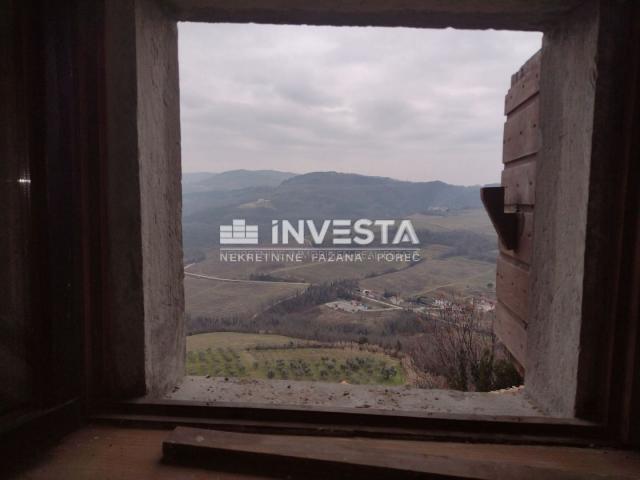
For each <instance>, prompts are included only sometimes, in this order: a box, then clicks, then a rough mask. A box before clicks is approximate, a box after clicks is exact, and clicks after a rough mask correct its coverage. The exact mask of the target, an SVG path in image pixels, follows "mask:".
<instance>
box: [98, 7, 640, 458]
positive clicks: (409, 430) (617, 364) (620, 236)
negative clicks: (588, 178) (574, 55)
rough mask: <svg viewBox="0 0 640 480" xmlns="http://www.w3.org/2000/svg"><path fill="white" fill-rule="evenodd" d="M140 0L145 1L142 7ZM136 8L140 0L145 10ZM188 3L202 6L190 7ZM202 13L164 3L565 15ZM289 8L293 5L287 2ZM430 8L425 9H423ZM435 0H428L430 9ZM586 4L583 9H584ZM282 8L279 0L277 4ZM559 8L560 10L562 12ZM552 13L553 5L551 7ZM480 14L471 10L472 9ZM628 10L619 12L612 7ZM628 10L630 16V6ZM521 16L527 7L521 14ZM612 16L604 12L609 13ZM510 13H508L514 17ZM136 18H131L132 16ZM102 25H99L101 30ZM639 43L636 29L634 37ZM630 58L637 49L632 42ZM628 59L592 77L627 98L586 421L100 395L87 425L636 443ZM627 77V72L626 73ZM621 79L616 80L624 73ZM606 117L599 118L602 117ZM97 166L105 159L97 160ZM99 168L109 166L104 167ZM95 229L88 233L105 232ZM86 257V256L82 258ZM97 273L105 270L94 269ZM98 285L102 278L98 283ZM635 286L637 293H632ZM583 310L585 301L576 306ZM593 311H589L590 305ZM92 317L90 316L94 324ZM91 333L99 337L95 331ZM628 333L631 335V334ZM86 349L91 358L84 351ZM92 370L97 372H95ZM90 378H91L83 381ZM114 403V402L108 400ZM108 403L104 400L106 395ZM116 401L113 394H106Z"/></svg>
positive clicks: (635, 108) (291, 20) (634, 195)
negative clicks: (624, 65)
mask: <svg viewBox="0 0 640 480" xmlns="http://www.w3.org/2000/svg"><path fill="white" fill-rule="evenodd" d="M144 1H149V0H144ZM144 1H143V2H142V3H144ZM195 3H196V4H198V3H200V4H202V3H203V2H195ZM205 3H207V4H209V5H210V6H209V7H208V8H196V7H195V6H193V2H191V1H188V0H173V1H172V2H169V4H168V7H167V9H166V14H167V15H168V16H169V17H170V18H171V20H172V21H175V22H177V21H181V20H191V21H193V20H199V21H207V22H239V23H250V22H256V23H283V24H285V23H286V24H314V25H344V26H347V25H377V26H401V25H402V26H410V27H424V28H429V27H435V28H440V27H444V26H454V27H458V28H489V27H492V26H494V27H496V28H510V29H514V30H520V29H541V30H543V31H544V30H546V29H552V28H556V27H557V26H558V25H559V24H561V23H562V21H563V19H564V15H565V14H567V13H568V10H569V8H568V6H567V2H555V4H557V5H559V7H558V10H557V11H551V13H549V11H544V9H540V8H541V7H540V6H541V5H542V4H543V3H546V4H549V3H550V2H539V3H538V2H527V3H528V4H529V5H530V7H526V6H520V7H518V8H519V9H520V10H518V12H513V11H511V12H510V11H508V7H503V8H504V9H506V10H507V11H501V10H500V8H501V7H500V6H501V5H502V2H488V3H487V7H484V8H486V11H484V12H483V11H477V10H471V9H470V8H471V7H470V5H472V4H474V3H477V2H459V3H461V4H462V6H461V7H439V8H441V10H440V11H436V12H435V13H434V12H429V11H428V10H427V11H425V12H423V14H422V15H417V16H416V15H413V14H412V13H411V12H409V13H407V12H404V13H403V12H402V9H401V8H400V7H397V9H395V8H394V7H390V8H388V7H382V6H381V4H377V3H376V4H375V6H374V7H373V9H372V10H369V11H365V12H362V11H358V9H357V8H356V7H353V5H352V4H348V5H351V7H349V6H347V8H346V10H345V9H343V10H341V9H338V8H336V9H335V10H334V9H333V7H332V6H331V5H332V3H331V2H326V3H324V2H319V3H320V4H321V7H320V8H306V7H299V8H293V4H291V5H290V6H289V7H288V8H287V7H286V6H283V5H284V4H282V2H275V1H265V2H262V3H261V4H260V6H259V7H258V6H255V5H256V4H255V3H251V2H249V5H250V6H249V7H248V8H235V7H234V5H233V2H232V1H230V0H210V1H208V2H205ZM294 3H296V4H297V2H294ZM425 3H427V4H429V3H430V2H425ZM437 3H438V2H434V5H435V4H437ZM580 3H581V2H577V1H576V2H573V3H572V5H570V7H575V6H577V5H578V4H580ZM584 3H590V2H584ZM591 3H600V4H601V5H600V6H601V8H602V9H603V10H602V12H601V14H602V15H607V14H615V13H616V12H618V10H615V8H617V7H611V8H612V9H613V10H608V8H609V7H607V6H605V5H604V2H595V0H594V2H591ZM285 4H286V2H285ZM563 4H564V5H563ZM560 6H561V7H560ZM480 8H481V7H476V9H480ZM620 8H627V7H620ZM630 8H635V10H633V14H634V15H638V7H637V6H635V7H630ZM527 9H529V10H528V11H527ZM611 12H613V13H611ZM514 13H517V14H514ZM136 14H140V12H139V11H138V12H136ZM107 28H108V27H107ZM634 35H635V38H638V32H637V27H636V31H635V32H634ZM635 45H636V52H637V53H640V52H638V46H637V45H638V42H636V44H635ZM639 57H640V55H635V56H634V57H629V58H635V61H633V62H630V63H629V65H628V70H626V69H625V70H624V71H623V72H622V73H621V72H614V73H613V74H611V75H610V77H609V78H606V76H604V75H603V76H602V77H599V78H598V79H597V82H603V84H605V85H606V82H621V80H622V79H623V78H626V79H627V80H626V82H625V92H626V95H625V96H624V98H626V99H629V103H628V104H627V105H620V106H619V107H620V108H621V109H622V110H613V111H609V112H606V113H607V114H608V115H609V116H610V117H614V118H616V119H620V118H624V120H623V121H621V122H623V123H622V128H620V129H619V131H620V132H623V133H622V136H621V137H619V136H617V135H616V134H615V132H613V131H611V130H606V131H604V128H603V138H599V141H600V142H601V144H602V145H605V146H608V147H610V148H611V149H612V150H613V151H615V152H617V156H616V157H615V158H616V166H617V167H618V169H619V171H620V174H619V176H617V177H615V178H613V179H612V180H615V181H616V182H617V183H622V186H621V185H618V187H620V188H619V192H620V194H619V195H617V196H615V198H611V199H609V202H608V207H610V208H611V209H612V211H613V210H615V211H619V212H622V214H621V215H620V216H619V217H616V218H617V219H618V220H621V223H619V224H615V227H616V230H615V231H613V232H611V234H612V237H614V239H615V242H614V247H613V248H611V249H610V250H608V251H605V252H602V253H603V254H604V255H605V257H604V263H607V264H610V265H611V267H610V270H608V271H602V270H596V271H593V272H590V274H592V275H595V276H596V277H597V278H607V279H609V280H611V279H613V285H614V287H613V288H612V290H611V296H612V298H613V302H612V304H611V306H610V307H611V308H610V309H609V310H608V311H606V312H604V313H605V314H606V318H605V319H604V321H603V322H602V323H603V324H604V325H606V328H605V331H604V334H605V335H606V337H605V338H604V340H603V339H599V340H601V343H602V345H606V346H607V352H608V353H607V356H606V359H605V361H603V362H601V364H600V366H601V371H600V372H599V374H598V378H599V379H604V382H606V383H605V384H606V385H607V388H606V389H602V391H603V392H604V394H603V395H602V398H601V399H600V402H599V404H598V405H597V408H595V409H594V410H593V413H592V415H591V420H592V421H586V420H577V419H569V418H566V419H565V418H563V419H552V418H549V417H545V418H540V419H528V418H522V417H515V418H509V417H502V418H500V417H484V418H483V417H479V416H462V415H449V416H444V415H424V416H423V415H416V414H406V415H405V414H398V413H388V412H354V411H352V410H348V411H347V410H340V409H322V408H317V407H314V408H311V407H309V408H306V407H296V408H293V407H271V406H269V407H265V406H258V405H248V404H237V405H235V404H233V405H221V404H216V405H211V404H198V403H196V402H188V403H186V402H185V403H183V402H171V401H155V400H149V399H144V398H142V399H139V400H134V401H124V402H123V401H108V400H107V401H105V395H91V396H90V398H89V405H90V407H91V411H92V415H91V418H93V419H94V420H96V421H119V422H132V423H136V422H142V423H152V424H159V425H176V424H180V425H204V426H206V425H208V426H211V425H215V426H216V428H229V429H240V430H246V429H249V430H250V429H257V430H260V431H264V430H266V431H281V430H282V431H296V432H310V433H316V434H327V433H328V432H329V433H336V432H340V433H341V434H347V435H356V434H357V435H369V436H377V435H379V436H385V437H389V436H392V437H393V436H398V437H410V438H438V439H444V438H447V439H448V438H461V439H470V440H474V441H507V442H518V443H537V442H540V443H551V444H555V443H558V444H581V445H584V444H622V445H624V444H635V445H637V444H638V443H637V442H638V436H639V434H638V430H639V424H640V420H639V418H638V417H639V415H638V409H637V407H635V408H634V405H637V404H638V400H640V392H639V390H640V381H639V380H638V379H637V378H636V377H637V376H638V375H635V376H634V375H633V374H634V372H636V373H637V372H638V371H640V369H639V365H640V355H639V354H638V349H639V346H640V339H639V328H638V318H637V312H638V298H637V291H638V290H637V286H638V277H639V276H640V273H639V272H640V267H639V265H638V258H639V255H640V252H638V245H637V239H638V219H637V217H636V216H635V215H634V212H637V205H638V192H637V188H634V186H635V185H638V167H637V165H635V164H634V161H633V159H634V158H636V156H637V154H638V153H640V148H639V146H638V141H637V140H634V132H640V127H639V125H638V112H639V110H640V105H639V104H638V98H637V96H634V92H637V91H638V70H639V66H638V58H639ZM628 72H631V73H632V74H631V75H626V73H628ZM623 74H625V75H623ZM610 117H605V118H604V119H605V120H606V118H610ZM638 136H640V135H636V136H635V137H636V138H637V137H638ZM101 160H102V162H106V160H105V158H104V156H103V157H102V159H101ZM104 168H108V166H105V167H104ZM96 194H98V195H102V197H101V198H99V199H98V200H97V203H104V202H107V200H105V198H104V195H105V192H104V186H103V189H102V191H100V189H98V191H97V192H96ZM101 221H102V222H103V223H101V224H100V226H99V227H98V228H97V231H104V230H105V229H108V228H109V225H108V224H105V219H104V218H102V219H101ZM631 251H635V262H628V261H625V255H624V253H625V252H631ZM97 253H98V255H104V253H103V250H102V248H99V249H98V252H97ZM85 260H87V259H85ZM103 268H105V267H104V266H103ZM105 283H106V281H105ZM634 288H635V289H636V290H634ZM102 293H105V292H104V291H102V292H101V293H98V294H97V295H98V296H99V297H100V298H99V300H98V302H100V303H101V304H103V303H106V305H105V306H104V309H103V313H104V315H103V316H102V319H101V321H100V322H96V321H92V325H91V329H92V332H93V333H92V334H91V335H90V338H89V340H90V341H89V344H90V345H93V344H95V341H96V338H98V337H100V338H102V340H101V341H100V343H101V348H99V349H98V350H96V351H98V352H100V351H105V350H106V351H108V350H109V349H110V348H112V346H110V345H109V342H108V340H106V344H105V340H104V337H103V335H102V334H101V332H107V331H109V328H110V324H109V322H110V319H109V315H108V313H107V312H109V311H111V309H112V308H114V307H113V305H111V306H109V302H108V300H105V299H104V297H102ZM585 301H586V305H587V306H589V301H590V300H589V299H585ZM591 306H592V307H593V308H596V307H597V305H595V304H594V305H591ZM94 320H95V319H94ZM97 332H98V333H97ZM630 332H631V334H630ZM87 350H89V351H93V349H92V348H90V347H89V348H88V349H87ZM90 360H91V361H92V363H91V365H93V367H91V366H90V367H89V369H90V370H91V371H95V365H96V360H97V359H96V358H91V359H90ZM98 362H101V363H102V365H103V366H105V365H107V366H108V362H109V360H108V359H105V358H104V357H103V358H101V359H98ZM97 370H98V371H101V369H100V368H98V369H97ZM92 378H93V377H92ZM97 378H99V379H100V380H99V381H98V382H95V381H91V380H92V379H89V383H90V385H91V386H90V387H89V388H88V391H90V392H101V393H104V392H105V391H106V392H109V388H105V386H104V384H100V383H99V382H100V381H102V380H104V374H102V375H99V376H98V377H97ZM111 396H113V395H111ZM106 397H109V394H107V395H106ZM115 397H117V395H115Z"/></svg>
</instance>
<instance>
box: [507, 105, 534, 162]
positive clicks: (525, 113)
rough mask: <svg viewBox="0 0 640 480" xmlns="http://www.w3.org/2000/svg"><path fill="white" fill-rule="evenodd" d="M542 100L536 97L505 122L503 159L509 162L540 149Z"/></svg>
mask: <svg viewBox="0 0 640 480" xmlns="http://www.w3.org/2000/svg"><path fill="white" fill-rule="evenodd" d="M539 120H540V100H539V97H535V98H534V99H533V101H532V102H531V103H529V104H527V105H526V106H525V107H524V108H522V109H520V110H518V111H517V112H515V113H514V114H512V115H510V116H509V118H508V119H507V121H506V123H505V124H504V140H503V149H502V161H503V162H504V163H509V162H512V161H514V160H518V159H520V158H523V157H526V156H527V155H532V154H534V153H536V152H538V151H539V150H540V145H541V138H540V128H539V123H540V122H539Z"/></svg>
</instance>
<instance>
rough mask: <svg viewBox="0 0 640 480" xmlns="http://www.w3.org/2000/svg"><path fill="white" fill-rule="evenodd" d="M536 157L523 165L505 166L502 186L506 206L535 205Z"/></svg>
mask: <svg viewBox="0 0 640 480" xmlns="http://www.w3.org/2000/svg"><path fill="white" fill-rule="evenodd" d="M536 156H537V155H534V156H533V157H530V158H529V159H527V161H525V162H522V163H516V164H509V163H507V164H506V165H505V168H504V170H503V171H502V186H503V187H504V204H505V205H506V206H511V205H533V204H534V203H535V200H536V198H535V190H536Z"/></svg>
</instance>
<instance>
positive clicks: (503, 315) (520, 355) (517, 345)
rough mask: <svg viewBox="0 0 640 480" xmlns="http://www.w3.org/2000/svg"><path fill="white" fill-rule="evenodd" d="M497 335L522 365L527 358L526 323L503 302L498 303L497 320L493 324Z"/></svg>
mask: <svg viewBox="0 0 640 480" xmlns="http://www.w3.org/2000/svg"><path fill="white" fill-rule="evenodd" d="M493 329H494V331H495V332H496V335H497V336H498V338H499V339H500V341H501V342H502V343H504V344H505V346H506V347H507V350H509V351H510V352H511V354H512V355H513V356H514V357H515V359H516V360H517V361H518V362H519V363H520V365H522V366H524V365H525V360H526V358H527V330H526V326H525V323H524V322H523V321H522V320H521V319H519V318H518V317H517V316H515V315H514V314H513V313H512V312H510V311H509V310H508V309H507V307H505V306H504V305H503V304H502V303H501V302H499V301H498V303H497V304H496V320H495V323H494V325H493Z"/></svg>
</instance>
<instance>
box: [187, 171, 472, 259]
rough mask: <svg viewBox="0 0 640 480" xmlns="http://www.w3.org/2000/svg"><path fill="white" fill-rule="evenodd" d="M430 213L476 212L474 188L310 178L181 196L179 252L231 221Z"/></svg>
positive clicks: (212, 240)
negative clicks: (180, 248)
mask: <svg viewBox="0 0 640 480" xmlns="http://www.w3.org/2000/svg"><path fill="white" fill-rule="evenodd" d="M252 173H254V172H252ZM278 173H282V172H278ZM221 175H222V174H221ZM436 207H440V208H442V209H445V210H446V209H449V210H462V209H468V208H481V202H480V187H479V186H473V187H463V186H456V185H449V184H446V183H443V182H439V181H436V182H406V181H399V180H394V179H391V178H385V177H369V176H364V175H356V174H345V173H336V172H314V173H309V174H304V175H297V176H293V177H290V178H288V179H285V180H284V181H282V183H279V184H278V185H275V186H260V187H250V188H239V189H236V190H227V191H225V190H216V191H208V192H202V191H201V192H193V193H185V195H184V201H183V234H184V243H185V247H206V246H211V245H214V244H216V243H217V241H218V232H219V225H221V224H228V223H229V222H230V221H231V220H232V219H233V218H244V219H246V220H247V223H249V224H258V225H262V226H264V227H265V228H266V229H269V228H270V224H271V219H290V220H297V219H311V220H322V219H332V218H336V219H340V218H346V219H357V218H369V219H400V218H405V217H407V216H409V215H412V214H416V213H421V212H426V211H428V210H429V209H433V208H436ZM261 230H262V228H261Z"/></svg>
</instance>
